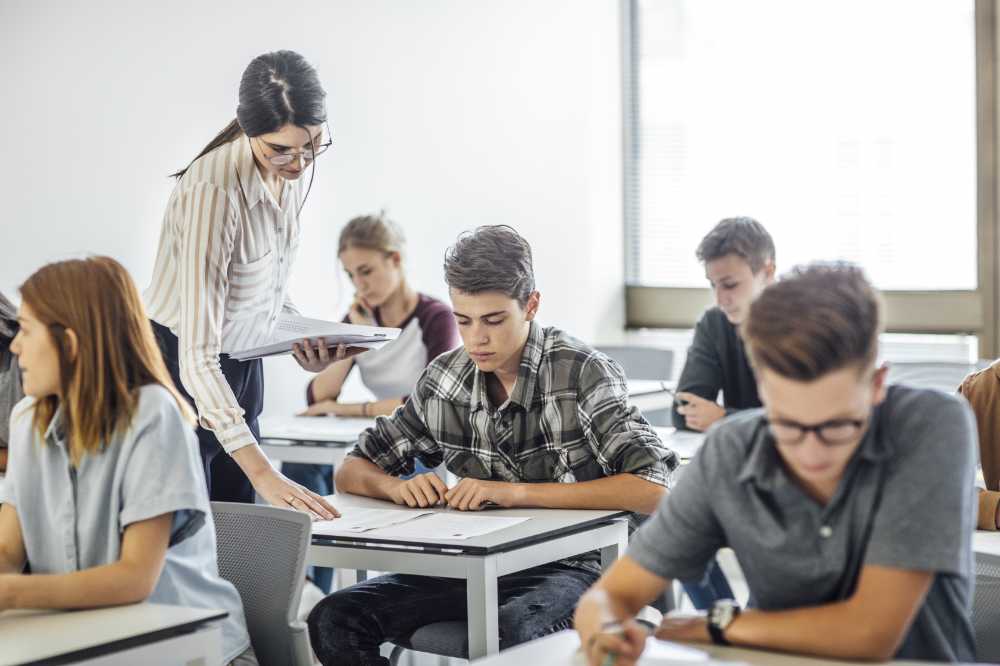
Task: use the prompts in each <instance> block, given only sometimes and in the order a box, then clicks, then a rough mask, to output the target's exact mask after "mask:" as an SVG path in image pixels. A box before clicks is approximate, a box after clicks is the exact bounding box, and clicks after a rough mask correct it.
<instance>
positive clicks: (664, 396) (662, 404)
mask: <svg viewBox="0 0 1000 666" xmlns="http://www.w3.org/2000/svg"><path fill="white" fill-rule="evenodd" d="M673 386H674V385H673V383H672V382H661V381H658V380H655V379H630V380H628V400H629V403H631V404H633V405H635V406H636V407H638V408H639V411H640V412H651V411H654V410H657V409H670V408H671V407H673V405H674V396H672V395H670V393H669V392H668V391H667V389H668V388H673Z"/></svg>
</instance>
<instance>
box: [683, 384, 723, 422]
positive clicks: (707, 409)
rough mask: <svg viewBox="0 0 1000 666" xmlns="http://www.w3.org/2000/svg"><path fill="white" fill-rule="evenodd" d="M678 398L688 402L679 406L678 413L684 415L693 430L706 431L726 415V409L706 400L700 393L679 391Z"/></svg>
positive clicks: (685, 420)
mask: <svg viewBox="0 0 1000 666" xmlns="http://www.w3.org/2000/svg"><path fill="white" fill-rule="evenodd" d="M677 399H678V400H684V401H685V402H686V403H687V404H686V405H681V406H680V407H678V408H677V413H678V414H680V415H681V416H683V417H684V425H686V426H687V427H688V428H690V429H691V430H700V431H702V432H704V431H705V430H708V427H709V426H710V425H712V424H713V423H715V422H716V421H718V420H719V419H721V418H722V417H723V416H725V415H726V410H725V409H723V408H722V407H720V406H719V405H718V403H716V402H714V401H712V400H705V399H704V398H702V397H701V396H700V395H695V394H694V393H688V392H687V391H679V392H678V393H677Z"/></svg>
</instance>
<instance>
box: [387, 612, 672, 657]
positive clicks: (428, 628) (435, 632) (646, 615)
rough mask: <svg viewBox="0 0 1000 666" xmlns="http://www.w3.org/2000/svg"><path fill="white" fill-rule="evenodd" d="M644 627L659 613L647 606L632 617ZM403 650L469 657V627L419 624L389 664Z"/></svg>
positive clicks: (655, 623) (654, 624) (656, 622)
mask: <svg viewBox="0 0 1000 666" xmlns="http://www.w3.org/2000/svg"><path fill="white" fill-rule="evenodd" d="M636 619H637V620H638V621H639V622H642V623H643V624H645V625H646V626H647V627H652V628H655V627H658V626H659V625H660V620H662V619H663V615H662V614H661V613H660V612H659V611H658V610H656V609H655V608H652V607H650V606H646V607H645V608H643V609H642V610H641V611H640V612H639V615H638V617H637V618H636ZM406 650H413V651H415V652H426V653H429V654H434V655H437V656H439V657H455V658H458V659H468V658H469V627H468V625H467V624H466V623H465V622H462V621H460V620H453V621H449V622H435V623H433V624H428V625H425V626H423V627H420V628H419V629H417V630H416V631H414V632H413V633H412V634H410V635H409V636H408V637H407V638H405V639H403V640H401V641H400V642H398V643H397V644H396V646H395V647H394V648H393V649H392V654H391V655H390V656H389V663H390V664H392V666H397V664H399V659H400V657H401V656H402V654H403V652H405V651H406Z"/></svg>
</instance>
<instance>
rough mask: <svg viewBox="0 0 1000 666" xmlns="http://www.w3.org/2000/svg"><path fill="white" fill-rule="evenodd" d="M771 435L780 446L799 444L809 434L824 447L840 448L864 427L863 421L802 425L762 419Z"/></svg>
mask: <svg viewBox="0 0 1000 666" xmlns="http://www.w3.org/2000/svg"><path fill="white" fill-rule="evenodd" d="M764 423H766V424H767V427H768V429H769V430H770V431H771V434H772V435H773V436H774V439H776V440H777V441H778V442H779V443H781V444H801V443H802V440H804V439H805V438H806V434H808V433H810V432H814V433H816V438H817V439H819V441H820V442H821V443H822V444H824V445H826V446H842V445H844V444H849V443H850V442H852V441H854V440H855V439H856V438H857V436H858V434H859V433H860V432H861V430H862V429H863V428H864V427H865V421H864V420H863V419H831V420H829V421H823V422H822V423H817V424H816V425H803V424H801V423H796V422H795V421H786V420H784V419H764Z"/></svg>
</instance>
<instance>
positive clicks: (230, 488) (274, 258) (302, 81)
mask: <svg viewBox="0 0 1000 666" xmlns="http://www.w3.org/2000/svg"><path fill="white" fill-rule="evenodd" d="M325 97H326V93H325V92H324V91H323V87H322V86H321V85H320V83H319V78H318V77H317V75H316V70H315V69H313V68H312V66H311V65H309V63H308V62H306V60H305V59H304V58H303V57H302V56H300V55H299V54H297V53H294V52H292V51H275V52H273V53H266V54H264V55H261V56H258V57H257V58H254V60H253V61H252V62H251V63H250V65H249V66H248V67H247V68H246V71H245V72H243V78H242V79H241V81H240V92H239V106H238V107H237V109H236V119H234V120H233V121H232V122H231V123H229V125H228V126H226V128H225V129H223V130H222V131H221V132H219V134H218V136H216V137H215V138H214V139H212V141H211V142H210V143H209V144H208V145H207V146H206V147H205V149H204V150H202V151H201V153H200V154H199V155H198V156H197V157H196V158H195V159H194V160H193V161H192V162H191V164H190V165H188V167H187V168H185V169H182V170H180V171H178V172H177V173H175V174H173V175H174V176H175V177H176V178H177V185H176V186H175V188H174V191H173V194H171V196H170V201H169V202H168V204H167V211H166V214H165V215H164V219H163V228H162V231H161V235H160V244H159V249H158V251H157V256H156V265H155V268H154V269H153V279H152V282H151V284H150V286H149V288H148V289H147V291H146V293H145V299H146V303H147V305H148V309H149V316H150V318H151V319H152V320H153V325H154V329H155V332H156V335H157V338H158V339H159V342H160V345H161V348H162V349H163V353H164V357H165V360H166V362H167V367H168V368H169V370H170V373H171V375H172V377H173V379H174V382H175V383H176V384H177V386H178V387H179V388H182V390H183V393H184V397H185V398H187V399H188V400H189V401H190V402H191V403H192V404H193V405H194V407H195V409H196V410H197V413H198V423H199V426H200V427H199V428H198V442H199V445H200V450H201V456H202V461H203V462H204V464H205V477H206V479H207V480H208V486H209V494H210V497H211V499H212V500H222V501H231V502H253V500H254V490H256V491H257V493H258V494H260V495H261V496H262V497H263V498H264V499H265V500H267V501H268V502H270V503H271V504H273V505H275V506H281V507H291V508H294V509H298V510H300V511H308V512H310V513H312V514H313V515H314V516H318V517H322V518H333V517H335V515H337V514H336V511H335V509H334V508H333V507H332V506H331V505H330V504H329V503H328V502H326V501H325V500H324V499H322V498H321V497H320V496H319V495H317V494H315V493H313V492H312V491H310V490H308V489H306V488H304V487H302V486H301V485H299V484H297V483H295V482H293V481H290V480H289V479H287V478H286V477H285V476H283V475H282V474H281V473H280V472H278V471H277V470H276V469H275V468H274V467H273V466H272V465H271V462H270V461H269V460H268V459H267V456H265V455H264V453H263V451H261V449H260V446H258V443H257V442H258V440H259V439H260V433H259V430H258V427H257V417H258V416H259V415H260V412H261V409H262V407H263V400H264V376H263V368H262V364H261V361H260V359H256V360H253V361H247V362H243V363H241V362H239V361H236V360H234V359H231V358H229V354H231V353H232V352H234V351H237V350H240V349H244V348H247V347H251V346H255V345H259V344H262V343H264V342H266V341H267V340H268V339H269V338H270V336H271V333H272V330H273V327H274V324H275V322H276V321H277V318H278V315H279V314H281V313H283V312H291V313H296V310H295V309H294V307H293V306H292V304H291V302H290V301H289V299H288V296H287V293H286V290H287V283H288V277H289V274H290V272H291V265H292V262H293V260H294V258H295V251H296V248H297V247H298V244H299V211H300V209H301V207H302V204H303V203H304V201H305V198H306V195H308V188H306V192H305V194H303V192H302V186H301V183H300V182H299V179H300V177H301V176H302V175H303V172H304V171H305V170H306V169H307V168H309V167H310V166H311V167H312V169H310V176H309V184H310V186H311V184H312V177H313V172H314V171H315V161H314V160H315V158H316V157H317V156H318V155H319V154H321V153H322V152H323V151H325V150H326V149H328V148H329V147H330V145H331V140H330V135H329V126H328V125H327V124H326V105H325V101H324V98H325ZM319 353H320V358H319V363H314V364H312V365H310V367H309V369H310V370H314V371H315V370H317V369H321V367H320V366H321V365H322V366H323V367H325V364H327V363H329V362H331V361H333V360H337V359H342V358H344V350H343V348H340V349H338V350H337V354H336V356H335V357H331V355H329V354H328V353H327V351H326V349H325V348H322V349H321V350H320V352H319ZM223 453H225V454H227V455H220V454H223Z"/></svg>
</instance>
